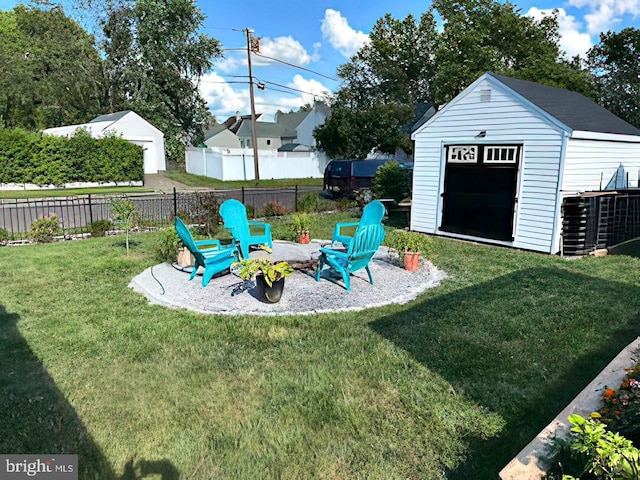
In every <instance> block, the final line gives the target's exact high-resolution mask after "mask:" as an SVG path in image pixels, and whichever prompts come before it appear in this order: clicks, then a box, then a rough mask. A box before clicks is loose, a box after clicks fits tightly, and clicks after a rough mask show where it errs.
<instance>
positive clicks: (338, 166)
mask: <svg viewBox="0 0 640 480" xmlns="http://www.w3.org/2000/svg"><path fill="white" fill-rule="evenodd" d="M395 161H397V160H332V161H330V162H329V164H328V165H327V168H325V170H324V185H323V189H324V190H326V191H328V192H330V193H331V194H332V195H334V196H345V195H346V196H353V193H354V192H355V191H356V190H358V189H360V188H371V186H372V185H373V177H375V176H376V172H377V171H378V168H380V167H381V166H382V165H384V164H385V163H387V162H395ZM398 163H400V162H398ZM400 166H401V167H403V168H408V169H411V168H412V167H411V165H407V164H404V163H400Z"/></svg>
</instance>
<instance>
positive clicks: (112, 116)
mask: <svg viewBox="0 0 640 480" xmlns="http://www.w3.org/2000/svg"><path fill="white" fill-rule="evenodd" d="M128 113H131V110H123V111H121V112H115V113H107V114H106V115H100V116H99V117H96V118H94V119H93V120H91V121H90V122H89V123H96V122H117V121H118V120H120V119H121V118H122V117H124V116H125V115H126V114H128Z"/></svg>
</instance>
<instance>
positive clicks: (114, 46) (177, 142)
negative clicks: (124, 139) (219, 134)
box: [104, 0, 222, 161]
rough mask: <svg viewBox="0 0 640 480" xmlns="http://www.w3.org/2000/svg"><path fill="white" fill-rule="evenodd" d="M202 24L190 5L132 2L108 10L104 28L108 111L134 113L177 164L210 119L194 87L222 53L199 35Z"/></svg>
mask: <svg viewBox="0 0 640 480" xmlns="http://www.w3.org/2000/svg"><path fill="white" fill-rule="evenodd" d="M203 22H204V16H203V14H202V12H201V11H200V9H199V8H198V7H197V6H196V5H195V3H194V2H193V0H137V1H135V2H134V3H127V4H121V5H119V6H117V7H116V8H114V9H113V10H111V11H110V13H109V16H108V19H107V20H106V22H105V24H104V34H105V43H104V51H105V54H106V60H105V69H106V75H107V78H108V81H109V88H110V90H109V101H110V107H111V109H112V110H121V109H131V110H134V111H136V112H137V113H139V114H140V115H142V116H143V117H145V118H146V119H147V120H149V121H150V122H151V123H152V124H154V125H155V126H156V127H158V128H159V129H160V130H162V131H163V132H164V134H165V141H166V145H167V155H168V156H169V157H170V158H172V159H174V160H177V161H182V160H183V159H184V155H183V153H182V152H183V146H184V145H189V144H190V145H199V144H200V143H202V141H203V140H204V128H206V127H207V126H208V125H209V124H210V123H212V120H213V119H212V116H211V114H210V113H209V110H208V109H207V108H206V102H205V101H204V99H203V98H202V97H201V95H200V93H199V91H198V84H199V81H200V78H201V76H202V75H203V74H204V73H206V72H207V71H208V70H209V69H211V66H212V60H213V59H214V58H215V57H219V56H221V54H222V51H221V48H220V44H219V42H218V41H217V40H216V39H214V38H211V37H209V36H208V35H206V34H201V33H198V32H199V30H200V29H201V27H202V26H203Z"/></svg>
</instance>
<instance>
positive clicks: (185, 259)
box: [177, 247, 194, 267]
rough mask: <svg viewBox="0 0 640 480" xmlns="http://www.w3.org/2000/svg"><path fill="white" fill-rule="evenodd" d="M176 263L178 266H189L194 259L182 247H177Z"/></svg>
mask: <svg viewBox="0 0 640 480" xmlns="http://www.w3.org/2000/svg"><path fill="white" fill-rule="evenodd" d="M177 263H178V266H180V267H190V266H191V265H193V264H194V261H193V258H192V256H191V252H190V251H189V250H187V249H186V248H184V247H182V248H179V249H178V261H177Z"/></svg>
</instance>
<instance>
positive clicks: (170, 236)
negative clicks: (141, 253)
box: [155, 227, 180, 262]
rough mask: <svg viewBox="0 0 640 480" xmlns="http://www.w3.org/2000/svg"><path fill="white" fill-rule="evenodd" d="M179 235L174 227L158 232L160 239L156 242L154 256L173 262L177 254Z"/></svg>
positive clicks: (163, 260) (162, 260)
mask: <svg viewBox="0 0 640 480" xmlns="http://www.w3.org/2000/svg"><path fill="white" fill-rule="evenodd" d="M179 246H180V237H178V232H177V231H176V229H175V227H171V228H167V229H164V230H162V231H161V232H160V239H159V240H158V243H157V244H156V249H155V254H156V258H157V259H158V260H160V261H161V262H174V261H175V260H176V257H177V255H178V247H179Z"/></svg>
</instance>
